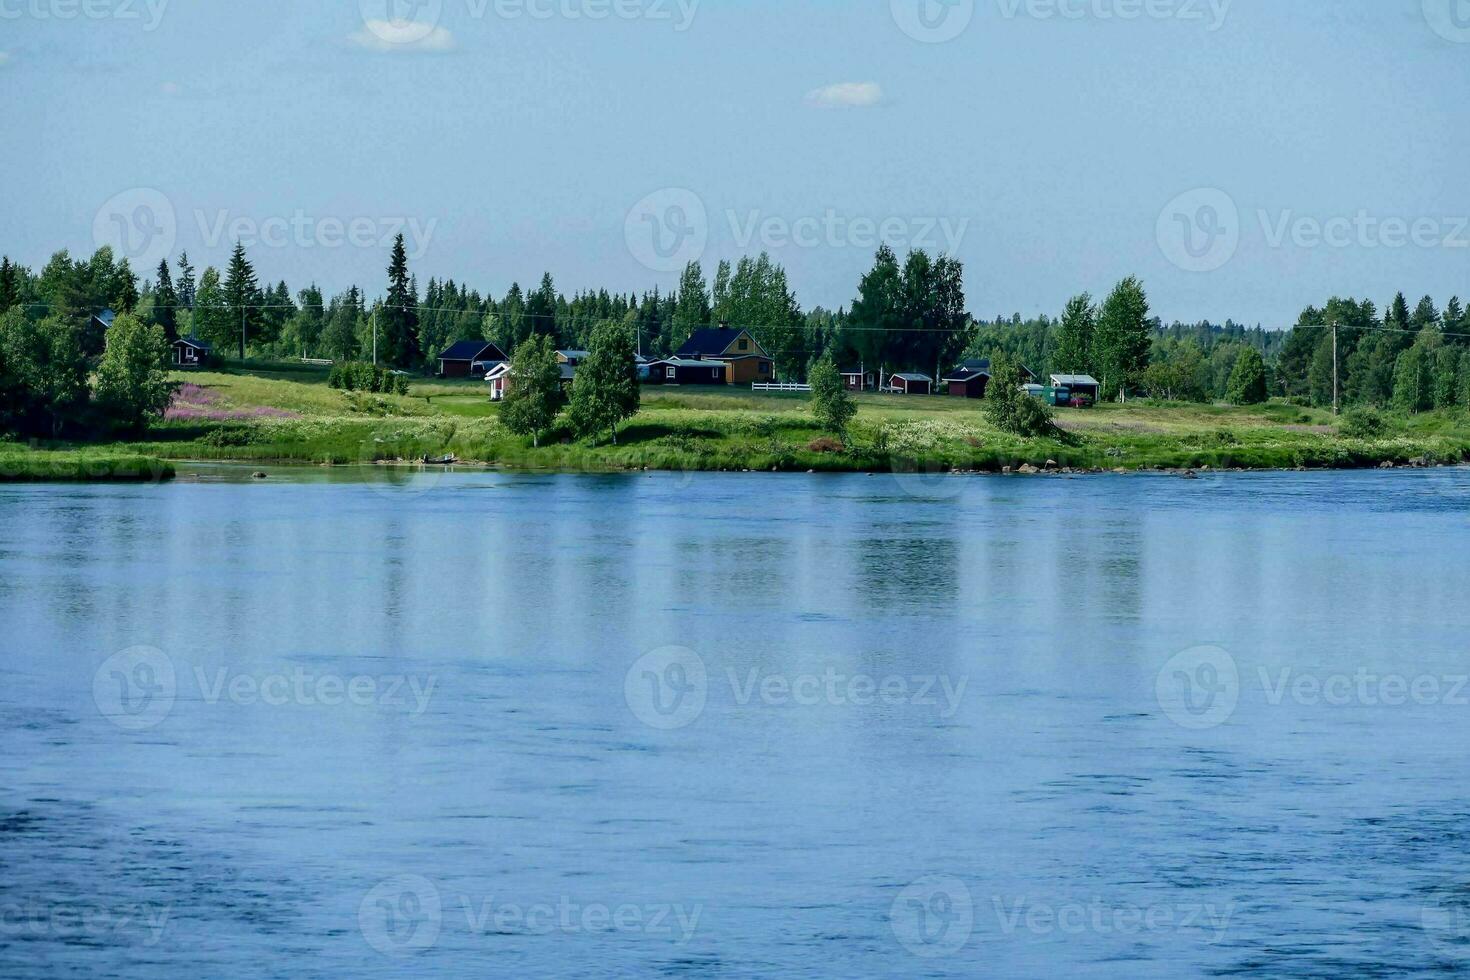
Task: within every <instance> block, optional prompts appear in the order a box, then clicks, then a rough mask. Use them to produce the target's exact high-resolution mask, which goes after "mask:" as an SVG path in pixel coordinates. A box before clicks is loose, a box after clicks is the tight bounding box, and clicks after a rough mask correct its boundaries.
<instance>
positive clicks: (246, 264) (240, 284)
mask: <svg viewBox="0 0 1470 980" xmlns="http://www.w3.org/2000/svg"><path fill="white" fill-rule="evenodd" d="M224 295H225V308H226V309H227V310H228V311H229V315H230V329H231V331H232V332H233V333H234V334H235V337H236V339H237V340H238V341H239V345H240V360H242V361H243V360H245V344H246V342H247V341H248V340H249V338H251V337H254V336H255V335H256V334H257V333H259V332H260V326H261V309H260V305H261V295H260V285H259V283H258V282H257V281H256V279H255V269H254V268H253V267H252V266H251V265H250V260H249V259H247V258H246V257H245V246H244V245H242V244H241V243H240V242H239V241H238V240H237V241H236V242H235V250H234V251H233V252H232V253H231V254H230V265H229V267H228V268H227V269H226V270H225V284H224Z"/></svg>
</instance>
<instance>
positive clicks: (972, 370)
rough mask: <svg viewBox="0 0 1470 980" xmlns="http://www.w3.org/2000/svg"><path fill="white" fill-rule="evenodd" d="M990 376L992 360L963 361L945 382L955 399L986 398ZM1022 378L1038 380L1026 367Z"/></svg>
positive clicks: (1022, 372) (1023, 369)
mask: <svg viewBox="0 0 1470 980" xmlns="http://www.w3.org/2000/svg"><path fill="white" fill-rule="evenodd" d="M990 375H991V372H990V358H988V357H986V358H976V359H972V360H968V361H961V362H960V363H959V364H957V365H956V366H955V369H954V370H953V371H951V372H950V373H949V374H948V375H947V376H946V377H945V379H944V381H945V383H946V384H948V385H949V393H950V395H952V396H953V397H955V398H984V397H985V389H986V388H987V387H989V385H990ZM1021 377H1022V378H1024V379H1025V380H1027V381H1035V380H1036V375H1035V374H1033V373H1032V372H1031V369H1030V368H1027V367H1026V366H1024V365H1022V367H1021Z"/></svg>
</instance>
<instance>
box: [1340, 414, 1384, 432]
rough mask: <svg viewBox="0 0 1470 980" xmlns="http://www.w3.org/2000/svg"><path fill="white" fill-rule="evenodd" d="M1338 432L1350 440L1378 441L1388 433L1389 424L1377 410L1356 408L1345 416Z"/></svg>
mask: <svg viewBox="0 0 1470 980" xmlns="http://www.w3.org/2000/svg"><path fill="white" fill-rule="evenodd" d="M1338 431H1339V432H1341V433H1342V434H1343V435H1345V436H1347V437H1348V438H1349V439H1377V438H1378V437H1379V436H1381V435H1383V433H1384V432H1386V431H1388V423H1387V422H1386V421H1384V418H1383V416H1382V415H1381V414H1380V413H1379V412H1378V410H1377V409H1374V408H1354V409H1350V410H1349V411H1348V412H1347V413H1346V414H1345V415H1343V417H1342V422H1341V423H1340V424H1339V426H1338Z"/></svg>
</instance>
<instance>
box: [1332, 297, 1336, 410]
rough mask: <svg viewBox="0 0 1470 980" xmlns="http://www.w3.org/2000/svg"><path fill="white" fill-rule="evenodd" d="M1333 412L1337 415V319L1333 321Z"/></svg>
mask: <svg viewBox="0 0 1470 980" xmlns="http://www.w3.org/2000/svg"><path fill="white" fill-rule="evenodd" d="M1332 414H1333V415H1337V320H1336V319H1335V318H1334V319H1333V321H1332Z"/></svg>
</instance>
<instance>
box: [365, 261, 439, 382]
mask: <svg viewBox="0 0 1470 980" xmlns="http://www.w3.org/2000/svg"><path fill="white" fill-rule="evenodd" d="M418 306H419V298H418V290H417V289H416V288H415V286H414V284H413V282H412V280H410V278H409V275H408V250H407V248H406V247H405V246H404V243H403V236H402V235H401V234H400V235H399V236H398V237H397V238H396V239H394V240H393V256H392V259H391V260H390V261H389V263H388V295H387V298H386V299H384V301H383V309H382V313H381V315H380V320H379V323H378V330H379V331H381V336H382V342H381V343H382V350H381V351H380V359H381V360H384V361H387V362H388V363H389V364H392V365H393V366H394V367H400V368H416V367H419V366H420V365H421V364H422V363H423V354H422V352H421V351H420V350H419V313H418ZM434 353H436V354H437V353H438V351H435V352H434Z"/></svg>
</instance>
